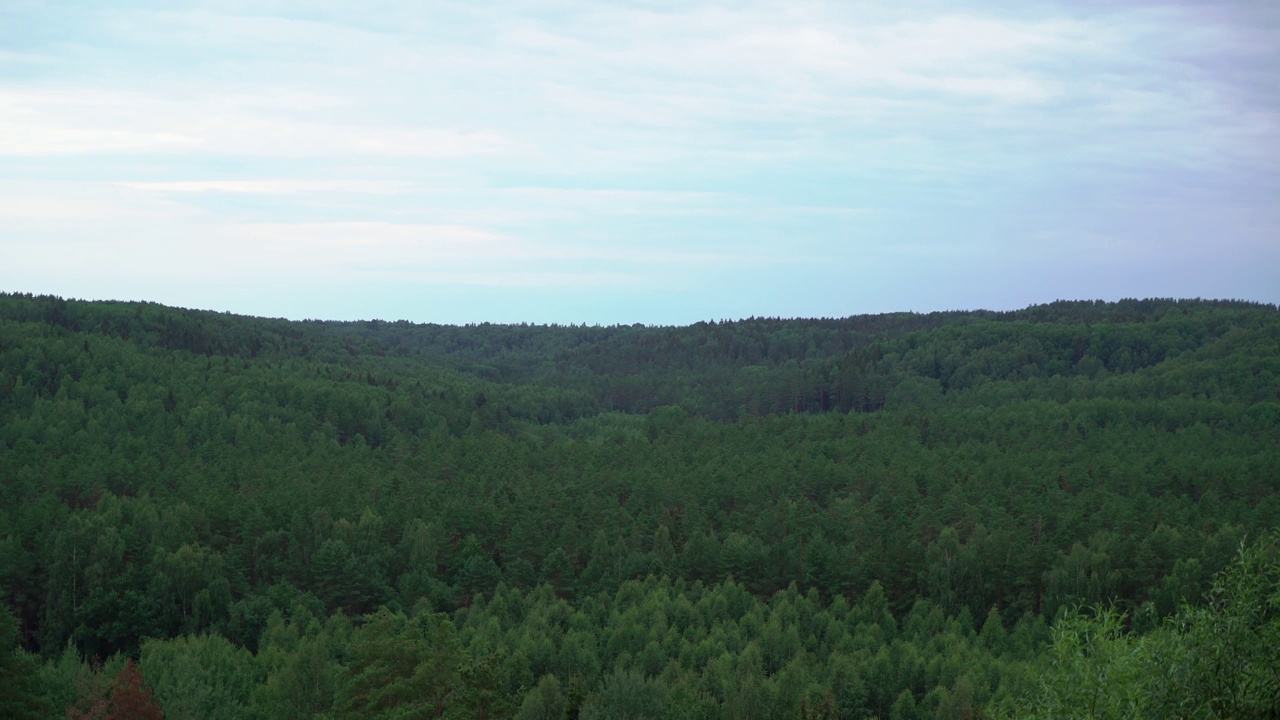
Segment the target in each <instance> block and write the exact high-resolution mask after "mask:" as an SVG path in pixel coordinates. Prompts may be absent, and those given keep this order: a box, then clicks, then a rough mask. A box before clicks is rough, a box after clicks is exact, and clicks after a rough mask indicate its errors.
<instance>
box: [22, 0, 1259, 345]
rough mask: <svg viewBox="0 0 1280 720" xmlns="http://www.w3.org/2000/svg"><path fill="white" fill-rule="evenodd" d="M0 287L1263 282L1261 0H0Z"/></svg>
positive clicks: (396, 306) (973, 295)
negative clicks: (1057, 0)
mask: <svg viewBox="0 0 1280 720" xmlns="http://www.w3.org/2000/svg"><path fill="white" fill-rule="evenodd" d="M0 289H2V290H6V291H24V292H35V293H52V294H58V295H63V296H67V297H79V298H92V299H107V298H111V299H128V300H152V301H156V302H162V303H165V304H171V305H180V306H185V307H197V308H209V309H215V310H229V311H232V312H238V313H248V314H253V315H265V316H273V317H274V316H284V317H291V318H330V319H348V318H370V317H378V318H384V319H391V320H394V319H400V318H404V319H409V320H414V321H421V322H452V323H461V322H478V321H485V320H488V321H494V322H508V321H530V322H562V323H564V322H588V323H604V324H609V323H615V322H623V323H632V322H645V323H663V324H669V323H679V324H684V323H689V322H694V321H697V320H704V319H721V318H740V317H747V316H751V315H756V316H761V315H766V316H784V317H785V316H843V315H851V314H858V313H866V312H887V311H894V310H916V311H925V310H936V309H966V308H978V307H983V308H992V309H1008V308H1016V307H1023V306H1026V305H1028V304H1032V303H1038V302H1048V301H1052V300H1055V299H1059V298H1072V299H1075V298H1086V299H1092V298H1104V299H1118V298H1122V297H1148V296H1161V297H1168V296H1176V297H1197V296H1198V297H1223V298H1244V299H1249V300H1258V301H1265V302H1271V303H1275V302H1280V3H1277V2H1274V1H1272V0H1251V1H1241V2H1233V1H1231V0H1224V1H1222V2H1205V3H1194V2H1187V3H1168V4H1161V3H1133V2H1126V3H1121V2H1110V1H1107V2H1103V1H1101V0H1098V1H1088V0H1078V1H1077V2H1071V3H1063V4H1053V3H1037V2H1034V1H1026V2H1024V1H1012V0H1011V1H1009V2H965V1H963V0H961V1H960V2H894V3H887V2H867V3H860V2H856V1H848V0H845V1H840V2H830V3H824V2H808V1H807V0H782V1H780V2H734V3H728V4H723V5H712V4H705V5H704V4H699V3H698V2H696V0H682V1H681V2H606V1H602V0H592V1H586V0H583V1H581V2H578V1H575V0H570V1H567V2H564V1H559V0H537V1H536V2H523V1H520V0H516V1H514V2H494V3H475V2H459V3H446V2H435V1H429V2H403V3H397V2H376V1H370V0H361V1H360V2H354V1H353V2H340V1H333V0H319V1H313V2H305V3H299V2H273V1H272V0H253V1H248V0H246V1H244V2H235V1H228V2H216V1H210V2H196V3H184V2H145V3H120V2H116V3H112V2H101V1H95V2H79V3H77V2H71V1H57V2H54V1H52V0H51V1H49V2H33V1H31V0H0Z"/></svg>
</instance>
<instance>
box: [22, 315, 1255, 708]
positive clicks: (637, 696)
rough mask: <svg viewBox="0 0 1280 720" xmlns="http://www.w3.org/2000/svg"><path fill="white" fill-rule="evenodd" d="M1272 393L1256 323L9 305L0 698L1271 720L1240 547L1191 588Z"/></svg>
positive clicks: (1234, 508)
mask: <svg viewBox="0 0 1280 720" xmlns="http://www.w3.org/2000/svg"><path fill="white" fill-rule="evenodd" d="M1277 387H1280V313H1278V312H1277V309H1276V308H1275V307H1272V306H1266V305H1256V304H1250V303H1239V302H1222V301H1196V300H1141V301H1139V300H1126V301H1121V302H1118V303H1089V302H1059V303H1052V304H1048V305H1041V306H1034V307H1030V308H1027V309H1025V310H1020V311H1016V312H1010V313H992V312H985V311H975V312H954V313H931V314H928V315H916V314H911V313H899V314H891V315H878V316H857V317H850V318H838V319H814V320H782V319H774V318H751V319H748V320H743V321H736V322H708V323H699V324H697V325H693V326H689V327H683V328H663V327H647V326H617V327H609V328H599V327H585V326H528V325H519V326H517V325H489V324H482V325H475V326H467V327H445V326H436V325H415V324H412V323H406V322H396V323H385V322H380V321H367V322H358V323H329V322H315V321H308V322H289V321H284V320H265V319H256V318H244V317H238V316H233V315H229V314H218V313H208V312H199V311H190V310H181V309H174V308H166V307H162V306H159V305H154V304H148V303H86V302H77V301H66V300H63V299H60V298H52V297H31V296H26V295H0V594H3V596H4V597H5V598H6V601H7V603H8V605H9V606H10V607H11V608H12V609H13V614H14V616H15V617H16V621H15V622H13V623H10V624H8V625H5V626H4V627H5V628H7V629H5V632H6V633H9V635H6V636H4V637H0V640H4V642H5V643H6V645H5V646H4V647H8V648H13V649H14V652H13V654H12V655H11V656H9V655H6V656H5V657H9V658H10V659H9V660H4V661H3V662H4V663H5V664H4V665H3V667H4V668H5V672H6V673H7V675H6V678H5V679H6V682H5V683H3V690H0V702H7V703H11V705H7V706H4V707H3V709H0V714H6V713H8V714H12V715H14V716H16V717H20V716H21V713H23V712H27V713H29V714H30V713H34V714H36V715H39V716H47V715H48V712H47V710H48V707H49V706H50V705H52V706H56V707H58V708H59V709H60V710H69V711H71V712H73V713H78V714H79V715H78V716H84V717H100V716H105V715H104V714H105V713H106V712H108V711H109V702H108V701H109V698H110V697H111V692H112V687H114V685H113V683H116V679H118V678H121V677H124V676H123V675H122V674H121V673H123V672H124V671H125V670H127V669H128V668H129V667H130V665H129V662H128V661H129V659H130V658H132V659H137V661H138V663H137V671H138V673H139V674H138V675H129V678H130V679H129V683H135V682H136V684H130V685H129V687H130V688H133V689H132V690H129V692H130V693H133V695H132V697H135V699H138V700H139V702H141V697H142V696H143V695H145V691H144V690H142V688H143V687H144V686H149V687H151V688H153V689H154V699H155V700H156V702H157V703H158V705H159V707H160V708H163V710H164V712H165V714H166V715H168V716H170V717H223V716H225V717H282V718H304V717H318V716H328V717H352V716H359V717H366V716H368V717H383V716H385V717H417V716H424V717H450V716H453V717H463V716H466V717H509V716H513V715H518V716H520V717H526V718H535V717H536V718H551V717H557V718H558V717H570V718H576V717H623V716H627V717H643V716H655V717H657V716H662V717H689V718H710V717H756V716H759V717H806V718H819V717H821V718H826V717H853V718H861V717H880V718H889V717H904V718H905V717H910V718H915V717H926V716H930V717H937V718H948V717H956V718H961V717H977V716H980V715H982V714H983V713H984V712H987V711H988V709H989V708H992V707H996V706H1001V707H1004V706H1008V707H1015V706H1016V707H1021V708H1023V709H1026V711H1027V712H1034V713H1040V714H1044V715H1045V716H1052V713H1051V712H1050V710H1048V709H1047V708H1050V707H1057V708H1067V707H1071V708H1075V710H1072V711H1071V712H1076V713H1079V712H1085V710H1087V711H1088V712H1092V713H1094V716H1099V717H1101V716H1109V715H1108V714H1110V716H1121V715H1124V716H1129V715H1130V714H1132V713H1137V712H1148V713H1149V714H1154V715H1156V716H1166V717H1196V716H1197V714H1199V715H1200V716H1206V717H1208V716H1236V717H1250V716H1257V714H1258V713H1263V714H1264V715H1265V712H1264V710H1265V709H1266V708H1267V707H1268V706H1267V705H1266V703H1267V702H1268V698H1273V697H1274V695H1268V693H1274V691H1275V689H1274V678H1273V676H1272V675H1269V674H1268V672H1267V670H1268V668H1272V667H1275V664H1276V661H1277V658H1276V657H1275V655H1274V651H1273V648H1275V647H1280V641H1277V638H1276V636H1275V628H1274V623H1273V620H1274V617H1275V613H1276V609H1275V606H1274V600H1273V599H1268V598H1269V597H1270V596H1268V595H1267V594H1266V592H1264V590H1265V588H1267V587H1272V585H1268V583H1273V581H1274V574H1273V572H1274V568H1273V567H1272V566H1271V565H1268V564H1267V562H1270V560H1267V559H1266V558H1270V557H1272V555H1267V553H1269V552H1272V551H1270V550H1267V551H1266V552H1263V551H1261V550H1259V551H1257V553H1255V555H1248V557H1247V558H1246V559H1245V560H1244V561H1241V562H1244V563H1245V565H1246V566H1247V567H1248V568H1251V569H1249V570H1247V571H1241V570H1233V573H1232V574H1229V575H1226V576H1220V577H1219V579H1218V580H1216V581H1215V580H1214V578H1215V573H1217V572H1218V571H1220V570H1221V569H1223V568H1225V567H1227V566H1228V565H1229V564H1231V563H1232V560H1233V557H1234V556H1235V555H1236V550H1237V548H1238V547H1239V546H1240V542H1241V540H1242V539H1243V538H1245V537H1246V536H1248V535H1257V534H1260V533H1263V532H1265V531H1267V530H1268V529H1269V528H1271V527H1272V526H1274V523H1275V518H1277V517H1280V445H1277V443H1276V442H1275V438H1276V437H1277V436H1280V395H1278V394H1277V392H1276V388H1277ZM1250 552H1253V551H1250ZM1259 553H1260V554H1259ZM1248 558H1253V559H1252V560H1250V559H1248ZM1249 562H1252V563H1253V565H1248V563H1249ZM1236 567H1239V565H1237V566H1236ZM1215 583H1216V584H1215ZM1206 591H1211V592H1210V594H1209V595H1208V596H1205V595H1204V593H1205V592H1206ZM1201 597H1207V600H1206V602H1205V603H1204V604H1203V605H1195V604H1194V603H1196V602H1197V601H1198V600H1199V599H1200V598H1201ZM1245 598H1252V599H1250V600H1247V601H1246V600H1245ZM1188 603H1192V604H1188ZM1268 603H1271V604H1268ZM1078 607H1100V608H1103V609H1100V610H1098V611H1096V612H1095V613H1094V614H1093V615H1081V614H1079V613H1075V612H1072V611H1071V610H1072V609H1073V608H1078ZM2 620H3V618H0V621H2ZM10 636H11V637H10ZM32 653H36V654H38V655H33V654H32ZM39 658H43V662H44V664H43V666H41V665H40V659H39ZM86 658H87V660H86ZM1157 658H1158V660H1157ZM1171 658H1172V660H1171ZM1097 667H1105V668H1106V673H1105V674H1104V675H1098V674H1096V673H1095V674H1093V675H1089V673H1090V672H1093V670H1094V669H1096V668H1097ZM1156 670H1159V672H1156ZM130 672H132V671H130ZM10 677H12V678H13V680H12V682H9V679H10ZM1155 678H1164V679H1163V680H1160V681H1159V682H1161V683H1164V684H1162V685H1157V684H1155V683H1156V679H1155ZM1042 679H1043V680H1044V681H1045V682H1046V683H1048V685H1046V686H1045V687H1041V683H1040V681H1041V680H1042ZM1052 683H1057V684H1056V685H1053V684H1052ZM1233 683H1234V684H1233ZM1182 687H1186V688H1192V689H1195V693H1197V695H1196V696H1197V697H1203V698H1216V699H1214V700H1212V701H1209V700H1205V702H1206V703H1208V704H1205V705H1187V704H1186V697H1187V696H1186V695H1185V694H1180V693H1179V692H1177V691H1176V688H1182ZM1135 688H1142V690H1141V691H1140V692H1139V691H1138V690H1135ZM1037 689H1038V694H1036V693H1032V695H1031V696H1027V697H1032V698H1039V699H1038V700H1035V702H1038V703H1041V704H1039V705H1035V704H1031V705H1026V704H1023V705H1018V703H1019V702H1024V701H1025V702H1031V700H1030V699H1027V697H1024V696H1025V695H1026V693H1029V692H1031V691H1033V690H1037ZM6 692H7V693H9V694H8V695H5V694H3V693H6ZM1020 698H1021V699H1020ZM24 703H25V704H24ZM1053 703H1057V704H1056V705H1054V704H1053ZM1180 703H1181V704H1180ZM142 704H143V705H145V703H142ZM140 706H141V705H140ZM10 707H12V708H15V709H13V710H10V709H9V708H10ZM1271 707H1274V703H1273V704H1272V706H1271ZM22 708H27V709H26V710H24V709H22ZM33 708H35V709H33ZM40 708H43V709H40ZM1081 708H1084V709H1085V710H1081ZM138 712H146V711H142V710H139V711H138ZM1053 712H1057V711H1056V710H1055V711H1053ZM1064 712H1065V711H1064ZM1161 713H1163V715H1161ZM59 714H61V713H59ZM1068 714H1069V713H1068ZM5 716H6V717H7V716H8V715H7V714H6V715H5Z"/></svg>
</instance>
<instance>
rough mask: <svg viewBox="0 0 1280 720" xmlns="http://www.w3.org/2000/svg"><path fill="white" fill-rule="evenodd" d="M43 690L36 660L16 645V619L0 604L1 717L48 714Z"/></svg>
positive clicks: (17, 718)
mask: <svg viewBox="0 0 1280 720" xmlns="http://www.w3.org/2000/svg"><path fill="white" fill-rule="evenodd" d="M44 690H45V689H44V687H43V683H42V682H41V679H40V665H39V663H38V662H37V660H36V658H35V657H34V656H33V655H31V654H29V653H28V652H27V651H26V650H23V649H22V647H20V646H19V645H18V619H17V618H15V617H14V616H13V613H11V612H10V611H9V608H8V607H7V606H3V607H0V717H3V718H12V719H13V720H26V718H47V717H50V716H51V714H52V709H51V704H50V703H49V700H48V698H47V697H46V695H45V692H44Z"/></svg>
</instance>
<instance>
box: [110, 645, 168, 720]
mask: <svg viewBox="0 0 1280 720" xmlns="http://www.w3.org/2000/svg"><path fill="white" fill-rule="evenodd" d="M108 704H109V706H110V709H111V710H110V712H109V713H108V714H107V720H163V718H164V713H163V712H161V710H160V706H159V705H157V704H156V701H155V697H154V696H153V693H152V692H151V688H148V687H146V686H145V685H144V679H143V677H142V671H141V670H139V669H138V666H137V664H135V663H134V662H133V659H132V658H130V659H129V660H128V661H127V662H126V663H125V666H124V669H122V670H121V671H120V672H119V673H117V674H116V677H115V680H113V681H112V682H111V687H110V690H109V700H108Z"/></svg>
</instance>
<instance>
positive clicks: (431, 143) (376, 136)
mask: <svg viewBox="0 0 1280 720" xmlns="http://www.w3.org/2000/svg"><path fill="white" fill-rule="evenodd" d="M282 95H283V96H285V97H287V96H288V93H287V92H281V91H276V92H271V91H269V90H268V91H264V92H262V93H261V94H250V95H246V94H237V95H223V94H219V93H216V92H209V93H203V94H197V95H195V96H194V97H171V96H169V95H167V94H156V93H143V92H139V91H125V90H101V89H96V88H86V87H69V88H61V89H57V90H41V91H32V90H8V91H5V90H3V89H0V155H37V156H38V155H86V154H98V153H121V152H131V153H135V154H136V153H140V152H152V153H160V154H172V153H181V154H204V155H214V156H248V157H265V158H275V157H327V156H356V157H361V156H373V157H380V156H381V157H385V156H391V157H397V158H401V157H417V158H449V157H460V156H467V155H485V154H495V153H500V152H503V151H504V150H507V149H510V148H511V147H512V146H513V143H512V142H511V141H509V140H507V139H506V138H504V137H503V136H501V135H500V134H498V133H494V132H487V131H458V130H452V129H440V128H431V127H420V126H413V125H400V126H397V125H395V124H392V123H387V122H378V123H374V124H369V123H356V122H347V123H341V122H327V121H324V120H322V119H319V118H322V117H323V115H324V113H322V112H319V111H317V110H314V109H308V105H314V104H315V101H314V99H313V98H312V96H309V95H305V94H301V95H300V96H299V97H298V98H295V99H297V100H298V103H299V104H297V105H295V104H291V103H289V102H287V101H286V100H282V98H281V96H282ZM333 102H334V103H335V104H336V103H338V102H339V101H333Z"/></svg>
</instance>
